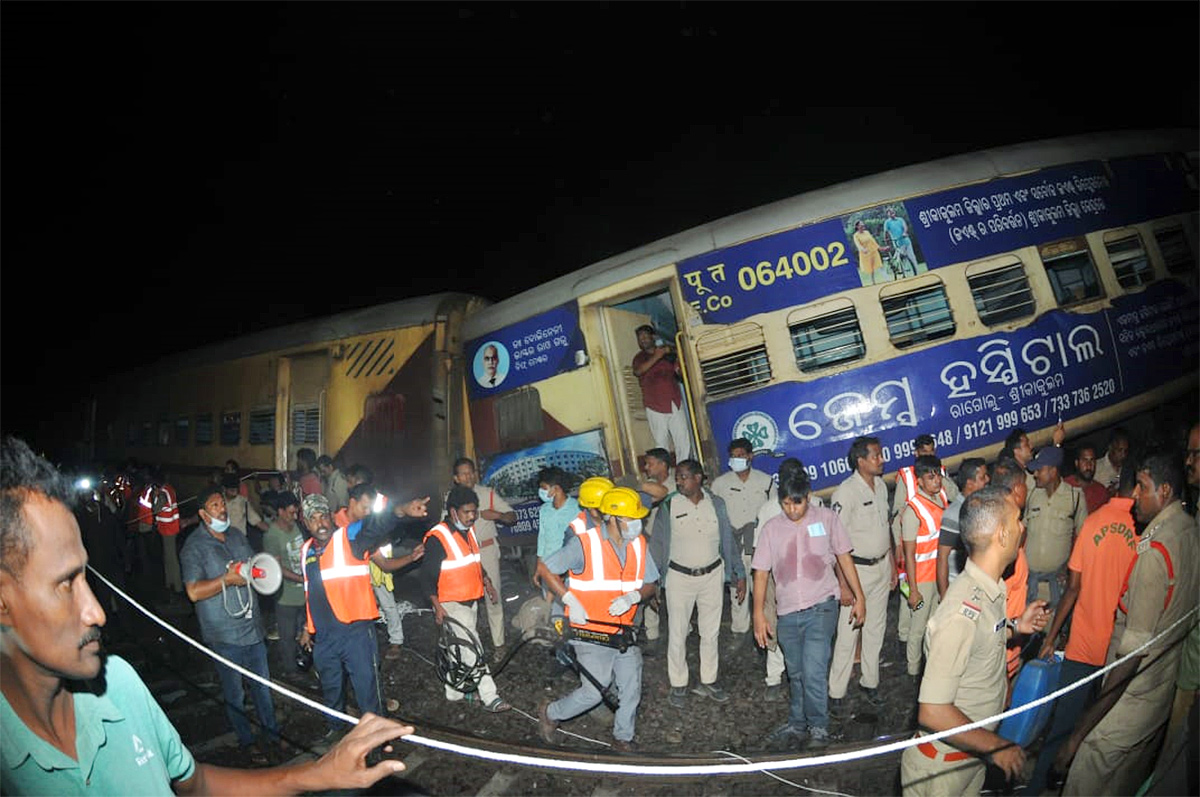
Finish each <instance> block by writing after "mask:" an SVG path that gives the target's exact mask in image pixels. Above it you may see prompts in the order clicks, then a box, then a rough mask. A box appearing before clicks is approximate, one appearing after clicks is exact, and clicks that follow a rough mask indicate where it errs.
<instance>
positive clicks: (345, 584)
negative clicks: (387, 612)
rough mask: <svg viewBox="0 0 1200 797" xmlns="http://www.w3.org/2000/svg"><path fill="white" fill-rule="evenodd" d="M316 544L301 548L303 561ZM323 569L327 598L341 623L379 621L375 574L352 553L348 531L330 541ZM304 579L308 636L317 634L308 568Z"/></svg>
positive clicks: (308, 542)
mask: <svg viewBox="0 0 1200 797" xmlns="http://www.w3.org/2000/svg"><path fill="white" fill-rule="evenodd" d="M312 544H313V541H312V539H308V540H305V541H304V545H302V546H300V561H301V562H304V561H306V560H307V559H308V552H309V550H310V549H311V548H312ZM318 562H319V563H320V569H321V583H322V585H324V587H325V597H326V598H328V599H329V606H330V608H331V609H333V616H334V617H336V618H337V619H338V620H339V621H340V622H343V623H353V622H356V621H358V620H375V619H377V618H378V617H379V608H378V606H377V605H376V603H375V592H374V591H373V590H372V589H371V573H370V570H369V569H368V568H367V560H366V559H358V558H356V557H355V556H354V554H353V552H351V550H350V539H349V537H347V536H346V529H345V528H344V527H343V528H340V529H338V530H337V531H335V532H334V533H333V536H332V537H330V538H329V542H328V543H326V545H325V550H323V551H321V553H320V556H319V558H318ZM303 575H304V595H305V601H304V611H305V614H307V616H308V633H310V634H315V633H316V632H317V629H316V626H314V625H313V621H312V612H311V611H309V609H308V600H307V597H308V568H307V567H304V568H303Z"/></svg>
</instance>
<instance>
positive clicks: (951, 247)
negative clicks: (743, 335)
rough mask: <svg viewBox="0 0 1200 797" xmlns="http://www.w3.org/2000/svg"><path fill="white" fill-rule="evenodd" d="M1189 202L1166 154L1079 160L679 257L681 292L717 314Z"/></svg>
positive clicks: (716, 318)
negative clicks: (1074, 162) (697, 254)
mask: <svg viewBox="0 0 1200 797" xmlns="http://www.w3.org/2000/svg"><path fill="white" fill-rule="evenodd" d="M1195 208H1196V191H1195V189H1193V188H1191V187H1189V185H1188V182H1187V178H1186V176H1185V173H1184V171H1183V169H1182V168H1181V167H1180V166H1179V165H1178V164H1174V163H1173V162H1172V161H1170V160H1168V158H1167V157H1166V156H1147V157H1139V158H1125V159H1119V160H1113V161H1110V162H1108V164H1107V168H1106V166H1105V164H1104V163H1101V162H1100V161H1089V162H1084V163H1078V164H1073V165H1069V166H1061V167H1055V168H1052V169H1043V170H1041V171H1038V172H1033V173H1030V174H1026V175H1022V176H1020V177H1010V178H1004V179H999V180H991V181H988V182H985V183H979V184H976V185H969V186H964V187H961V188H955V189H951V190H948V191H940V192H938V193H935V194H928V195H926V196H922V197H915V198H912V199H907V200H904V201H902V202H901V201H896V202H890V203H887V204H884V205H878V206H875V207H870V208H866V209H863V210H857V211H854V212H853V213H851V214H849V215H846V216H842V217H839V218H837V219H829V220H826V221H821V222H817V223H815V224H810V225H807V226H804V227H798V228H796V229H792V230H787V231H786V232H781V233H777V234H775V235H768V236H765V237H763V238H758V239H755V240H753V241H748V242H746V243H743V244H738V245H737V246H731V247H726V248H724V249H718V250H715V251H713V252H709V253H706V254H703V255H699V256H697V257H692V258H688V259H687V260H682V261H680V262H679V263H678V264H677V266H676V268H677V271H678V273H679V279H680V284H681V287H682V289H683V293H684V298H685V300H686V301H687V302H688V303H689V304H690V305H691V306H692V308H693V309H695V310H696V311H697V313H699V315H700V317H701V319H702V320H703V321H704V323H710V324H711V323H719V324H727V323H733V322H736V321H740V320H742V319H744V318H747V317H749V316H752V315H755V314H756V313H765V312H770V311H772V310H780V309H783V308H786V307H794V306H798V305H802V304H806V303H808V302H812V301H814V300H816V299H820V298H822V297H824V296H829V295H831V294H835V293H838V292H839V291H844V290H847V289H849V288H857V287H860V286H863V285H881V284H884V283H887V282H893V281H896V280H900V279H904V278H905V277H912V276H916V275H918V274H922V273H925V272H926V271H929V270H930V269H937V268H942V267H944V266H948V265H951V264H953V263H962V262H965V261H969V260H976V259H979V258H984V257H988V256H991V255H994V254H999V253H1001V252H1008V251H1012V250H1013V249H1018V248H1020V247H1023V246H1030V245H1035V244H1040V243H1046V242H1050V241H1057V240H1061V239H1063V238H1069V237H1072V236H1077V235H1083V234H1084V233H1087V232H1091V231H1093V230H1100V229H1107V228H1110V227H1120V226H1124V225H1128V224H1133V223H1135V222H1139V221H1144V220H1146V219H1149V218H1156V217H1159V216H1165V215H1170V214H1173V213H1181V212H1185V211H1189V210H1194V209H1195Z"/></svg>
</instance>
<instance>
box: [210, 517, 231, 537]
mask: <svg viewBox="0 0 1200 797" xmlns="http://www.w3.org/2000/svg"><path fill="white" fill-rule="evenodd" d="M208 527H209V528H210V529H212V530H213V531H215V532H216V533H217V534H223V533H225V529H227V528H229V521H228V520H221V519H220V518H215V517H210V518H209V519H208Z"/></svg>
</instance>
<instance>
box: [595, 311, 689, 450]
mask: <svg viewBox="0 0 1200 797" xmlns="http://www.w3.org/2000/svg"><path fill="white" fill-rule="evenodd" d="M603 309H604V326H605V333H606V335H607V337H608V345H607V351H609V352H611V354H612V362H611V363H609V369H610V377H611V379H612V385H613V393H614V399H615V400H616V404H617V413H616V414H617V418H618V420H619V422H620V426H621V428H620V441H621V448H622V450H623V452H625V457H624V462H625V465H626V467H627V468H629V469H630V470H629V471H627V472H632V473H638V472H639V471H640V468H639V464H640V463H639V457H640V456H641V455H642V454H644V453H645V452H646V451H647V450H648V449H650V448H653V447H654V445H655V443H654V437H653V436H652V435H651V434H650V423H649V421H648V420H647V418H646V406H645V403H644V402H643V400H642V388H641V385H640V384H639V383H638V378H637V377H636V376H634V375H633V358H634V355H636V354H637V353H638V351H639V349H638V344H637V333H636V331H635V330H636V329H637V328H638V327H640V326H642V325H643V324H650V325H651V326H653V327H654V328H655V329H656V330H658V331H659V333H660V334H661V335H662V337H663V338H664V339H665V340H667V341H669V342H671V343H672V344H674V338H675V330H676V325H675V316H674V311H673V308H672V307H671V304H670V294H669V293H668V292H667V291H662V292H660V293H657V294H650V295H647V296H644V297H640V298H638V299H634V300H631V301H627V302H623V303H621V304H619V305H612V306H609V307H605V308H603ZM680 392H681V393H682V394H683V397H684V410H685V412H686V413H689V421H688V426H689V434H690V430H691V429H692V428H693V427H692V423H691V420H690V412H691V407H690V402H689V401H688V397H687V391H686V390H685V389H684V388H683V386H682V385H680ZM692 450H693V451H696V450H697V449H696V441H695V440H694V439H693V440H692Z"/></svg>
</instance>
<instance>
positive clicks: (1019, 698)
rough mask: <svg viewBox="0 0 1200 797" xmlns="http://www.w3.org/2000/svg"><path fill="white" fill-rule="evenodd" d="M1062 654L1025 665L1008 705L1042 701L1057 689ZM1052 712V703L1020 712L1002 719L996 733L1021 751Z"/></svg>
mask: <svg viewBox="0 0 1200 797" xmlns="http://www.w3.org/2000/svg"><path fill="white" fill-rule="evenodd" d="M1062 659H1063V654H1062V653H1061V652H1056V653H1055V654H1054V657H1053V658H1052V659H1049V660H1047V659H1032V660H1031V661H1027V662H1025V666H1024V667H1022V668H1021V673H1020V674H1019V675H1018V676H1017V682H1016V684H1014V685H1013V695H1012V705H1011V706H1010V708H1019V707H1020V706H1023V705H1025V704H1026V703H1032V702H1033V701H1034V700H1037V699H1038V698H1039V697H1045V696H1046V695H1048V694H1050V693H1051V692H1053V691H1054V690H1055V689H1057V688H1058V674H1059V672H1060V671H1061V670H1062ZM1053 710H1054V702H1049V703H1043V704H1042V705H1040V706H1038V707H1037V708H1034V709H1030V710H1029V711H1023V712H1021V713H1020V714H1014V715H1013V716H1011V717H1006V718H1004V719H1003V720H1001V722H1000V727H999V728H998V729H997V730H996V733H997V734H999V735H1000V736H1002V737H1004V738H1005V739H1008V740H1009V741H1011V742H1016V743H1017V744H1019V745H1021V746H1022V747H1026V746H1028V745H1029V744H1030V743H1031V742H1032V741H1033V740H1034V739H1036V738H1037V735H1038V734H1039V733H1041V732H1042V728H1044V727H1046V723H1047V722H1049V720H1050V714H1051V712H1053Z"/></svg>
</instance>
